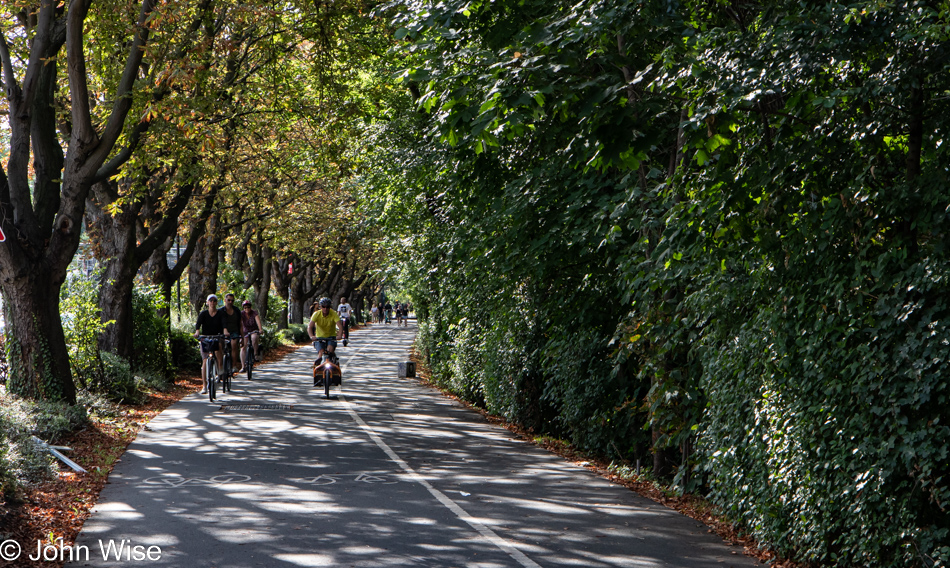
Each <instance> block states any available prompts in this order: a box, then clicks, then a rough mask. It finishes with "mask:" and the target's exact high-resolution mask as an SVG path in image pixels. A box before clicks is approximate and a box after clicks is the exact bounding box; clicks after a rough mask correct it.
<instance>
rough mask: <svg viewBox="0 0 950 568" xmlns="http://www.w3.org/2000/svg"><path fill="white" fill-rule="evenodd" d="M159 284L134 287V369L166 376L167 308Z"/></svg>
mask: <svg viewBox="0 0 950 568" xmlns="http://www.w3.org/2000/svg"><path fill="white" fill-rule="evenodd" d="M167 307H168V306H167V305H166V304H165V300H164V299H163V297H162V294H161V289H160V288H159V287H158V286H144V285H137V286H135V288H134V289H133V290H132V321H133V340H132V342H133V349H134V353H135V355H134V361H133V370H134V371H135V372H136V373H143V374H152V375H159V376H162V377H167V376H169V374H170V370H171V363H170V361H171V349H170V345H169V337H168V319H167V317H166V316H160V315H159V313H162V312H163V311H165V310H166V309H167Z"/></svg>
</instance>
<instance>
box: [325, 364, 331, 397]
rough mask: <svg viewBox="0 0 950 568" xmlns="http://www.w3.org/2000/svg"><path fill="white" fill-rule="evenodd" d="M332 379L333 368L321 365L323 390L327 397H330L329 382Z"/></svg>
mask: <svg viewBox="0 0 950 568" xmlns="http://www.w3.org/2000/svg"><path fill="white" fill-rule="evenodd" d="M332 381H333V368H332V367H329V366H324V367H323V392H324V394H325V395H326V397H327V398H330V382H332Z"/></svg>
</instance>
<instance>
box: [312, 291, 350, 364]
mask: <svg viewBox="0 0 950 568" xmlns="http://www.w3.org/2000/svg"><path fill="white" fill-rule="evenodd" d="M334 328H335V329H334ZM307 333H308V334H309V335H310V341H312V342H313V348H314V349H316V350H317V363H318V364H319V363H320V361H321V360H322V359H323V352H324V351H326V352H327V354H328V355H329V356H330V357H331V358H332V359H333V360H334V362H335V361H336V355H335V354H334V353H333V352H334V351H335V350H336V342H337V340H338V339H340V338H341V337H343V321H342V320H341V319H340V314H338V313H336V310H333V309H332V308H330V298H320V307H319V309H317V310H315V311H314V312H313V315H312V316H310V325H308V326H307Z"/></svg>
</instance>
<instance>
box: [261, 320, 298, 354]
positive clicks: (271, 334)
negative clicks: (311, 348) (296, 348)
mask: <svg viewBox="0 0 950 568" xmlns="http://www.w3.org/2000/svg"><path fill="white" fill-rule="evenodd" d="M277 338H280V339H283V340H285V341H287V342H288V343H307V342H308V341H310V336H309V335H307V324H303V323H292V324H289V325H288V326H287V329H281V330H277V329H272V328H269V327H265V329H264V334H263V335H262V336H261V341H262V343H261V346H262V348H263V346H264V342H265V341H266V342H267V348H268V349H269V348H270V347H276V346H277V344H278V343H277V342H276V341H275V340H276V339H277Z"/></svg>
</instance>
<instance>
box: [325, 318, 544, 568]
mask: <svg viewBox="0 0 950 568" xmlns="http://www.w3.org/2000/svg"><path fill="white" fill-rule="evenodd" d="M389 333H391V332H387V335H388V334H389ZM383 337H384V336H381V337H378V338H377V339H375V340H373V341H372V342H371V343H368V344H366V345H364V346H362V347H360V349H359V350H358V351H356V352H355V353H353V354H352V355H350V357H349V358H348V359H347V360H346V364H345V365H344V366H343V368H342V369H341V372H342V371H344V370H345V369H346V368H348V367H349V365H350V362H351V361H352V360H353V359H354V358H355V357H356V356H357V355H359V354H360V352H362V351H363V349H365V348H367V347H369V346H370V345H373V344H374V343H376V342H377V341H379V340H380V339H382V338H383ZM340 400H341V401H343V408H345V409H346V412H347V413H349V415H350V417H351V418H353V420H354V421H355V422H356V423H357V424H359V425H360V428H362V429H363V431H364V432H366V433H367V434H368V435H369V437H370V439H371V440H373V442H375V443H376V445H377V446H379V449H381V450H383V452H384V453H385V454H386V455H387V456H389V459H391V460H392V461H393V462H395V463H396V464H397V465H398V466H399V467H401V468H402V470H403V471H405V472H406V474H407V475H409V477H410V478H411V479H412V480H413V481H415V482H416V483H418V484H419V485H422V486H423V487H425V488H426V490H427V491H428V492H429V493H431V494H432V496H433V497H435V498H436V500H438V501H439V503H442V505H443V506H445V507H446V508H447V509H448V510H450V511H452V513H454V514H455V516H456V517H458V518H459V519H461V520H463V521H465V522H466V523H468V524H469V526H471V527H472V528H473V529H475V530H476V531H478V533H479V534H480V535H482V537H483V538H484V539H485V540H487V541H488V542H490V543H491V544H494V545H495V546H497V547H498V548H500V549H501V550H503V551H504V552H505V553H507V554H508V556H511V557H512V558H514V559H515V560H516V561H517V562H518V563H519V564H521V565H522V566H524V567H525V568H541V566H540V565H538V564H537V563H535V562H534V561H533V560H531V559H530V558H528V557H527V556H526V555H525V554H524V553H523V552H521V551H520V550H518V549H517V548H515V546H514V545H513V544H512V543H511V542H510V541H508V540H507V539H505V538H502V537H500V536H498V534H497V533H496V532H495V531H493V530H491V529H490V528H489V527H487V526H485V525H484V524H483V523H480V522H479V521H478V520H476V519H475V518H474V517H472V516H471V515H470V514H468V512H466V511H465V509H463V508H462V507H461V506H460V505H459V504H458V503H456V502H455V501H453V500H451V499H449V497H448V496H447V495H446V494H445V493H442V492H441V491H439V490H438V489H436V488H435V487H433V486H432V484H431V483H429V482H428V481H427V480H426V479H425V478H424V477H422V476H421V475H419V473H417V472H416V470H414V469H412V466H410V465H409V464H408V463H407V462H406V460H404V459H402V458H401V457H399V454H397V453H396V452H395V451H394V450H393V449H392V448H390V447H389V445H388V444H387V443H386V442H384V441H383V439H382V438H381V437H380V436H379V434H377V433H376V431H375V430H373V428H372V427H371V426H370V425H369V424H367V423H366V422H365V421H364V420H363V418H362V417H361V416H360V415H359V413H357V412H356V410H355V409H354V408H353V406H352V405H351V404H350V402H349V401H348V400H346V397H345V396H343V395H340Z"/></svg>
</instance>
